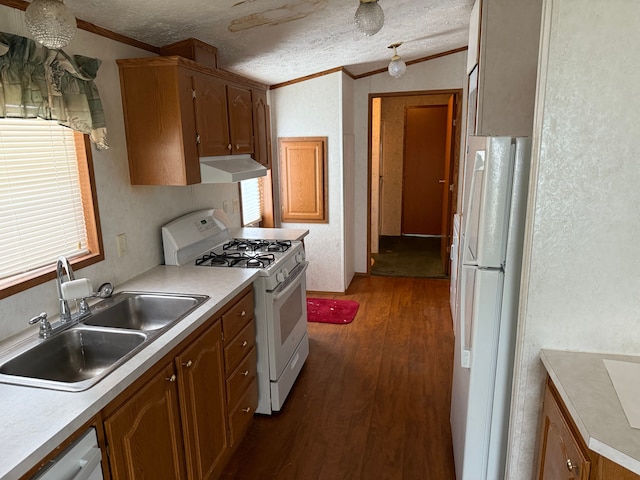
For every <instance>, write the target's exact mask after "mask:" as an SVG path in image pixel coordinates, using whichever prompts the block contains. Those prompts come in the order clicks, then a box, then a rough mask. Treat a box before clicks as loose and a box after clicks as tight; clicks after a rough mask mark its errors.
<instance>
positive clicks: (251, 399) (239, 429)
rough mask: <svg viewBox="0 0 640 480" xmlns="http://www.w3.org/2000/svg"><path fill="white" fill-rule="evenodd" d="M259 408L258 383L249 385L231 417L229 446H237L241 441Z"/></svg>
mask: <svg viewBox="0 0 640 480" xmlns="http://www.w3.org/2000/svg"><path fill="white" fill-rule="evenodd" d="M257 406H258V383H257V382H255V381H254V382H253V383H251V385H249V388H247V390H246V392H244V395H243V396H242V398H241V399H240V402H238V405H237V407H236V409H235V410H233V411H232V412H231V414H230V415H229V445H230V446H231V447H233V446H235V444H236V443H237V442H239V441H240V439H241V438H242V436H243V435H244V432H245V431H246V430H247V428H248V427H249V425H250V423H251V420H252V419H253V413H254V412H255V411H256V407H257Z"/></svg>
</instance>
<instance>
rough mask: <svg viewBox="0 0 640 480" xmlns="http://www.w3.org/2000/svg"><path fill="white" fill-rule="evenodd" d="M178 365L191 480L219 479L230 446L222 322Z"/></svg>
mask: <svg viewBox="0 0 640 480" xmlns="http://www.w3.org/2000/svg"><path fill="white" fill-rule="evenodd" d="M175 364H176V370H177V372H178V388H179V392H180V408H181V418H182V429H183V433H184V440H185V442H184V443H185V452H186V458H187V470H188V471H189V478H191V479H211V478H216V477H217V476H218V475H219V473H220V472H221V471H222V466H223V461H224V459H225V454H226V451H227V447H228V442H227V431H226V428H225V417H226V410H225V407H226V405H225V387H224V373H223V369H222V328H221V325H220V322H219V321H217V322H215V324H214V325H213V326H212V327H210V328H208V329H207V330H206V331H205V332H204V333H203V334H202V335H201V336H200V337H199V338H198V339H196V340H195V341H194V342H193V343H192V344H191V345H190V346H189V347H188V348H187V349H186V350H184V351H183V352H182V353H181V354H180V355H178V356H177V357H176V359H175Z"/></svg>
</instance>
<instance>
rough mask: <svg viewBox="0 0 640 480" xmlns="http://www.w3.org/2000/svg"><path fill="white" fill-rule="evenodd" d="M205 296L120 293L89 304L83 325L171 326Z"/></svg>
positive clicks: (140, 328) (136, 328)
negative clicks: (89, 313)
mask: <svg viewBox="0 0 640 480" xmlns="http://www.w3.org/2000/svg"><path fill="white" fill-rule="evenodd" d="M207 298H209V297H207V296H205V295H177V294H162V293H147V292H120V293H117V294H116V295H114V296H113V297H111V298H108V299H106V300H103V301H102V302H100V303H98V304H96V305H94V306H93V307H91V312H92V315H91V316H90V317H89V318H87V319H85V320H83V321H82V323H84V324H85V325H96V326H100V327H112V328H125V329H131V330H141V331H146V332H148V331H153V330H160V329H162V328H165V327H169V326H171V325H173V324H174V323H175V322H177V321H179V320H180V319H182V318H184V317H185V316H187V315H188V314H189V313H191V312H192V311H193V310H194V309H195V308H197V307H198V306H199V305H200V304H202V303H203V302H204V301H206V300H207Z"/></svg>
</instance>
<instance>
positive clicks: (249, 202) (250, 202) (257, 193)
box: [240, 178, 263, 227]
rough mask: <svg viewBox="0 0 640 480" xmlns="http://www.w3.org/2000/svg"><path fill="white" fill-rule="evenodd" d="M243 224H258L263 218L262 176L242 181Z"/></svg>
mask: <svg viewBox="0 0 640 480" xmlns="http://www.w3.org/2000/svg"><path fill="white" fill-rule="evenodd" d="M240 200H241V201H242V226H243V227H244V226H247V225H256V226H257V225H258V223H260V221H261V220H262V205H263V193H262V182H261V181H260V178H252V179H250V180H243V181H241V182H240Z"/></svg>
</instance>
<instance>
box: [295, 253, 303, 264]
mask: <svg viewBox="0 0 640 480" xmlns="http://www.w3.org/2000/svg"><path fill="white" fill-rule="evenodd" d="M303 261H304V254H303V253H302V252H300V253H298V254H296V263H302V262H303Z"/></svg>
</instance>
